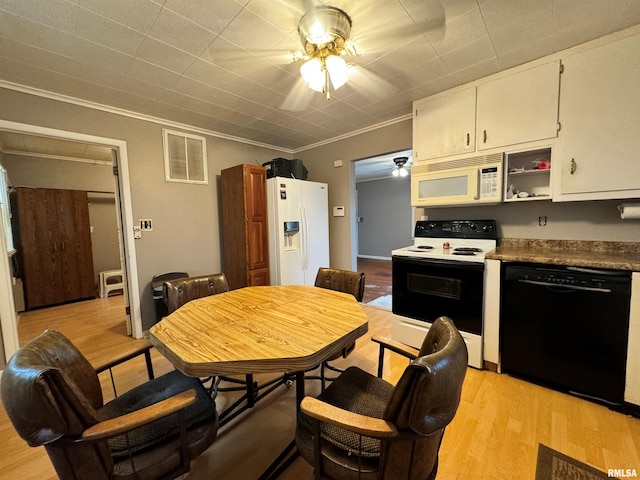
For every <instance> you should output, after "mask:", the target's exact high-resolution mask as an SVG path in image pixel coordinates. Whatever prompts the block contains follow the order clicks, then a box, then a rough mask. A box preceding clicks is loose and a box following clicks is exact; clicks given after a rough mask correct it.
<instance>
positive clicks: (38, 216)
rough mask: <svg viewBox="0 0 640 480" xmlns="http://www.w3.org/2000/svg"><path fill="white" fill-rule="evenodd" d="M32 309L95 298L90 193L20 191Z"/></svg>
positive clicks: (26, 284) (21, 231) (25, 275)
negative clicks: (88, 196)
mask: <svg viewBox="0 0 640 480" xmlns="http://www.w3.org/2000/svg"><path fill="white" fill-rule="evenodd" d="M15 198H16V199H17V201H16V205H17V217H18V225H19V228H18V234H19V238H18V245H19V250H20V256H21V266H22V276H23V282H24V289H25V302H26V307H27V309H32V308H36V307H41V306H46V305H54V304H57V303H63V302H67V301H70V300H76V299H81V298H89V297H93V296H95V285H94V282H95V280H94V274H93V256H92V251H91V236H90V227H89V208H88V198H87V193H86V192H81V191H71V190H53V189H45V188H38V189H35V188H18V189H16V195H15Z"/></svg>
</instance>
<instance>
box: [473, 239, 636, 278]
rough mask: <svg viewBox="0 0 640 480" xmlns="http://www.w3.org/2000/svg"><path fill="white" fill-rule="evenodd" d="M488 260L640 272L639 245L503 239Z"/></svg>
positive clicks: (634, 243) (630, 243)
mask: <svg viewBox="0 0 640 480" xmlns="http://www.w3.org/2000/svg"><path fill="white" fill-rule="evenodd" d="M485 258H486V259H489V260H500V261H502V262H528V263H546V264H550V265H568V266H572V267H589V268H610V269H615V270H632V271H640V243H637V242H603V241H586V240H530V239H523V238H503V239H500V240H499V241H498V247H497V248H496V249H495V250H493V251H492V252H489V253H487V254H486V255H485Z"/></svg>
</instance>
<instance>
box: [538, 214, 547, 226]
mask: <svg viewBox="0 0 640 480" xmlns="http://www.w3.org/2000/svg"><path fill="white" fill-rule="evenodd" d="M538 225H540V226H541V227H546V226H547V216H546V215H543V216H540V217H538Z"/></svg>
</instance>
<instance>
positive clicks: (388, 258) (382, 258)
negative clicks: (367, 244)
mask: <svg viewBox="0 0 640 480" xmlns="http://www.w3.org/2000/svg"><path fill="white" fill-rule="evenodd" d="M358 258H366V259H368V260H389V261H391V257H378V256H376V255H358Z"/></svg>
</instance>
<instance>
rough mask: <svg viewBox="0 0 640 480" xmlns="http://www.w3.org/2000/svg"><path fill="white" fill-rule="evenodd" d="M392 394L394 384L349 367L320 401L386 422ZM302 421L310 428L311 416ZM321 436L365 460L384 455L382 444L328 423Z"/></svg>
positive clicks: (319, 397) (320, 396) (322, 425)
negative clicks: (385, 415)
mask: <svg viewBox="0 0 640 480" xmlns="http://www.w3.org/2000/svg"><path fill="white" fill-rule="evenodd" d="M392 393H393V385H391V384H390V383H388V382H386V381H384V380H382V379H380V378H378V377H376V376H374V375H371V374H369V373H367V372H365V371H363V370H360V369H359V368H357V367H349V368H347V369H346V370H345V371H344V373H342V374H341V375H340V376H339V377H338V378H337V379H336V380H335V381H334V382H333V383H332V384H331V385H329V386H328V387H327V388H326V390H325V391H324V392H322V393H321V394H320V395H319V396H318V399H319V400H322V401H324V402H326V403H329V404H331V405H334V406H336V407H339V408H342V409H344V410H349V411H351V412H355V413H359V414H361V415H367V416H369V417H375V418H384V413H385V410H386V408H387V404H388V403H389V399H390V398H391V395H392ZM299 421H300V422H302V423H304V424H306V425H308V426H309V428H310V425H311V419H310V418H309V417H308V416H306V415H304V414H300V419H299ZM320 434H321V436H322V438H323V439H324V440H326V441H327V442H329V443H331V444H332V445H335V446H336V447H338V448H341V449H343V450H346V451H348V452H351V453H354V454H357V455H360V456H362V457H369V458H372V457H377V456H379V455H380V441H379V440H375V439H373V438H370V437H364V436H362V437H361V436H360V435H358V434H356V433H353V432H350V431H348V430H345V429H343V428H341V427H337V426H335V425H329V424H327V423H321V424H320Z"/></svg>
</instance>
